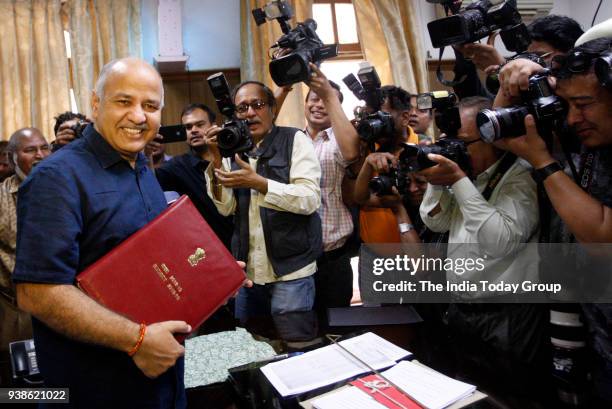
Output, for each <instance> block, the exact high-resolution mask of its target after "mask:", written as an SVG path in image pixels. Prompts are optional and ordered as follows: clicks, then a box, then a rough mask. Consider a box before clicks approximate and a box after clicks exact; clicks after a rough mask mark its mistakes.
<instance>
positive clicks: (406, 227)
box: [397, 223, 414, 234]
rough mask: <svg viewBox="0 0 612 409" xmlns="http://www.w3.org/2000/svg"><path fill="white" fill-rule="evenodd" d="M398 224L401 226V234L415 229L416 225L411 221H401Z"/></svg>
mask: <svg viewBox="0 0 612 409" xmlns="http://www.w3.org/2000/svg"><path fill="white" fill-rule="evenodd" d="M397 226H398V227H399V232H400V234H404V233H408V232H409V231H410V230H414V226H413V225H411V224H410V223H400V224H398V225H397Z"/></svg>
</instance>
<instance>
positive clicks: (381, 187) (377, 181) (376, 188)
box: [368, 175, 393, 196]
mask: <svg viewBox="0 0 612 409" xmlns="http://www.w3.org/2000/svg"><path fill="white" fill-rule="evenodd" d="M392 187H393V181H392V180H391V178H390V177H389V176H387V175H380V176H376V177H374V178H372V180H370V181H369V182H368V188H369V189H370V191H371V192H372V193H374V194H375V195H377V196H384V195H388V194H391V193H392V191H393V190H392Z"/></svg>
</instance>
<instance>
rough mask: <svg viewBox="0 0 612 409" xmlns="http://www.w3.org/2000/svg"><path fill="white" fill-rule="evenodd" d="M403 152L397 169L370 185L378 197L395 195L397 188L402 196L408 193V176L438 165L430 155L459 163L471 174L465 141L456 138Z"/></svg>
mask: <svg viewBox="0 0 612 409" xmlns="http://www.w3.org/2000/svg"><path fill="white" fill-rule="evenodd" d="M402 148H403V149H402V152H401V153H400V155H399V158H398V161H397V168H391V170H390V171H389V172H388V173H384V174H381V175H379V176H376V177H373V178H372V180H370V182H369V183H368V187H369V188H370V191H371V192H372V193H374V194H376V195H378V196H384V195H389V194H392V193H393V190H392V188H393V187H395V188H396V189H397V191H398V193H399V194H400V195H402V196H404V195H406V194H407V193H408V185H409V182H408V174H409V173H411V172H419V171H421V170H424V169H427V168H430V167H432V166H435V165H437V163H435V162H432V161H431V160H429V158H428V157H427V155H429V154H430V153H433V154H436V155H442V156H444V157H445V158H448V159H450V160H452V161H453V162H455V163H457V164H458V165H459V167H460V168H461V169H463V170H464V171H466V172H469V170H470V168H471V165H470V157H469V155H468V153H467V149H466V146H465V144H464V143H463V141H461V140H459V139H454V138H442V139H440V140H439V141H437V142H436V143H434V144H432V145H427V146H417V145H409V144H403V145H402Z"/></svg>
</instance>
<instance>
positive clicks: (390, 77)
mask: <svg viewBox="0 0 612 409" xmlns="http://www.w3.org/2000/svg"><path fill="white" fill-rule="evenodd" d="M413 1H414V0H378V1H374V0H353V5H354V6H355V14H356V17H357V29H358V31H359V39H360V42H361V47H362V50H363V52H364V55H365V59H366V60H368V61H369V62H370V63H372V65H374V66H375V67H376V70H377V71H378V74H379V76H380V80H381V82H382V83H383V85H384V84H394V85H398V86H400V87H402V88H404V89H405V90H407V91H409V92H411V93H416V92H425V91H428V90H429V89H428V88H429V84H428V81H427V62H426V59H425V51H424V49H423V46H422V44H423V40H422V38H421V32H422V30H421V28H420V27H419V22H418V17H417V14H416V10H415V5H414V3H413ZM383 27H384V30H383Z"/></svg>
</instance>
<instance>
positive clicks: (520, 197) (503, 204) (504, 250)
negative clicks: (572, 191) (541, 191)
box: [420, 160, 539, 297]
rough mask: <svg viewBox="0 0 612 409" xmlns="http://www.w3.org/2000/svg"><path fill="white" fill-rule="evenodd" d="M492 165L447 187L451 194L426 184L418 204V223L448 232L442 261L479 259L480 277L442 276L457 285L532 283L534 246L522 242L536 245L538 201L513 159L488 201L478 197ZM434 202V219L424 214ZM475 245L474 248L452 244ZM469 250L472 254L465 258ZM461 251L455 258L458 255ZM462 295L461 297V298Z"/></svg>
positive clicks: (521, 164) (535, 265)
mask: <svg viewBox="0 0 612 409" xmlns="http://www.w3.org/2000/svg"><path fill="white" fill-rule="evenodd" d="M499 163H500V161H497V162H496V163H495V164H493V165H492V166H491V167H489V168H488V169H487V170H486V171H484V172H483V173H481V174H480V175H478V177H477V178H476V181H475V182H474V183H472V181H470V179H469V178H467V177H464V178H462V179H461V180H459V181H457V182H455V184H453V185H452V187H451V188H452V192H450V191H449V190H448V189H447V188H445V187H443V186H433V185H428V186H427V191H426V192H425V196H424V198H423V202H422V203H421V207H420V213H421V218H422V219H423V222H424V223H425V224H426V225H427V227H429V228H430V229H431V230H433V231H435V232H446V231H449V238H448V242H449V247H448V256H447V257H448V258H457V257H470V258H474V259H476V258H483V259H484V263H483V264H484V266H485V269H486V272H487V273H486V277H485V276H479V275H478V273H467V272H466V273H465V274H463V275H462V276H460V277H458V276H456V275H455V274H453V273H452V272H447V278H448V279H449V281H451V279H453V278H454V279H458V281H463V280H465V279H469V280H470V281H476V282H477V281H478V280H479V279H485V280H488V281H489V282H500V281H504V282H511V283H519V282H522V281H524V280H532V281H537V277H538V259H539V257H538V253H537V247H536V246H528V247H525V246H524V245H523V243H537V241H538V235H537V231H538V225H539V212H538V199H537V190H536V184H535V182H534V181H533V179H532V178H531V175H530V171H529V168H528V166H527V165H526V164H525V163H524V162H523V161H522V160H517V161H516V162H515V163H514V164H513V165H512V166H511V167H510V169H508V171H507V172H506V173H505V174H504V176H503V177H502V179H501V180H500V181H499V183H498V185H497V186H496V187H495V189H494V190H493V193H492V194H491V198H490V199H489V201H487V200H485V198H484V197H483V196H482V193H481V192H482V191H484V189H485V187H486V185H487V183H488V181H489V179H490V177H491V175H492V174H493V173H494V171H495V169H496V168H497V166H498V165H499ZM438 204H440V207H441V210H440V211H439V213H437V214H436V215H435V216H430V212H431V211H432V210H433V209H434V208H435V207H436V206H437V205H438ZM455 243H456V244H463V243H479V244H480V245H479V246H478V248H477V247H476V246H469V248H468V246H452V244H455ZM468 252H473V253H472V254H466V253H468ZM459 253H461V254H459ZM501 294H504V292H502V293H496V294H493V293H486V294H484V293H476V292H471V293H470V295H471V296H475V297H478V296H487V297H490V296H493V295H501ZM464 296H465V295H464Z"/></svg>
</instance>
